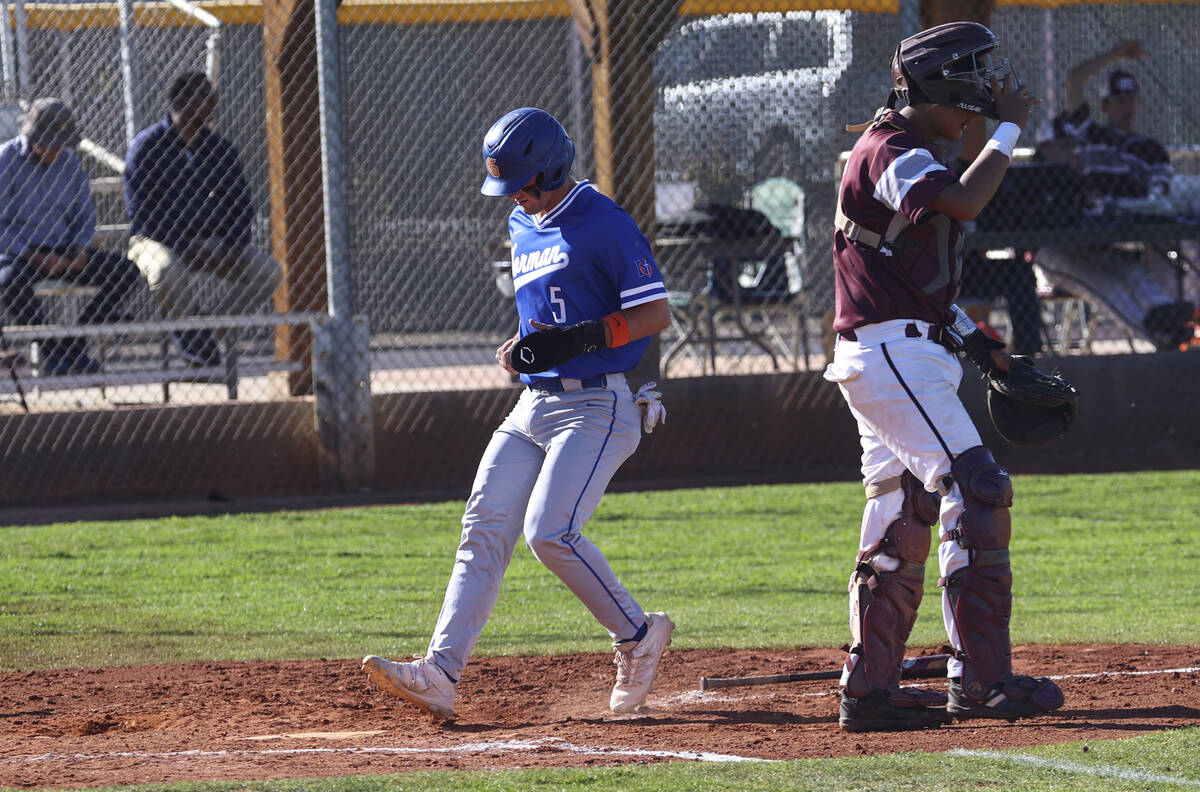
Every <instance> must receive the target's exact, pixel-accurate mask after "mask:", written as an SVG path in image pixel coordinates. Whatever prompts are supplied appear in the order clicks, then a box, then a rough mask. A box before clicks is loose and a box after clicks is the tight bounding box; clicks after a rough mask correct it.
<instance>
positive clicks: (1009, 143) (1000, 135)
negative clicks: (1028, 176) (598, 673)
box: [983, 121, 1021, 159]
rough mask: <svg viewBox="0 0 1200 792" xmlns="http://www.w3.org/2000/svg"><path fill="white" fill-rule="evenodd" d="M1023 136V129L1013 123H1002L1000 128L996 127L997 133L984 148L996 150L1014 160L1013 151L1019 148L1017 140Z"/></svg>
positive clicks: (994, 133) (993, 134)
mask: <svg viewBox="0 0 1200 792" xmlns="http://www.w3.org/2000/svg"><path fill="white" fill-rule="evenodd" d="M1020 136H1021V127H1019V126H1017V125H1016V124H1014V123H1013V122H1012V121H1002V122H1001V123H1000V126H998V127H996V131H995V132H993V133H992V137H991V139H990V140H988V142H987V143H985V144H984V146H983V148H984V150H985V151H986V150H987V149H995V150H996V151H999V152H1000V153H1001V154H1003V155H1004V156H1006V157H1008V158H1009V159H1012V155H1013V149H1014V148H1016V146H1017V138H1019V137H1020Z"/></svg>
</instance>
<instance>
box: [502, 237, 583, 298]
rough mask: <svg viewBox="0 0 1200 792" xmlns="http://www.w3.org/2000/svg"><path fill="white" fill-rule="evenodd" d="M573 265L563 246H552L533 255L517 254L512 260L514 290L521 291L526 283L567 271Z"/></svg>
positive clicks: (534, 252) (536, 251)
mask: <svg viewBox="0 0 1200 792" xmlns="http://www.w3.org/2000/svg"><path fill="white" fill-rule="evenodd" d="M570 263H571V257H570V256H569V255H568V254H567V252H566V251H565V250H563V249H562V246H561V245H551V246H549V247H547V248H543V249H542V250H535V251H533V252H532V253H520V254H516V253H515V251H514V255H513V260H512V277H513V288H515V289H520V288H521V287H522V286H524V285H525V284H526V283H529V282H530V281H534V280H537V279H538V278H540V277H542V276H544V275H549V274H550V273H551V272H555V271H557V270H560V269H565V268H566V267H567V265H568V264H570Z"/></svg>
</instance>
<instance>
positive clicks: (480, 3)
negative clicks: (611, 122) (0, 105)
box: [25, 0, 1197, 30]
mask: <svg viewBox="0 0 1200 792" xmlns="http://www.w3.org/2000/svg"><path fill="white" fill-rule="evenodd" d="M1196 2H1197V0H998V5H1000V6H1025V7H1033V8H1062V7H1067V6H1078V5H1098V4H1113V3H1145V4H1155V5H1172V4H1175V5H1180V4H1187V5H1192V4H1195V3H1196ZM196 5H198V6H199V7H200V8H203V9H204V10H205V11H208V12H209V13H211V14H212V15H213V16H215V17H216V18H217V19H219V20H220V21H221V23H222V24H225V25H258V24H261V23H262V20H263V7H262V4H261V3H257V2H251V1H250V0H207V2H203V1H202V2H199V3H196ZM819 9H841V10H847V11H859V12H867V13H872V12H873V13H884V14H894V13H897V12H899V10H900V0H841V1H840V2H837V1H836V0H684V2H683V5H682V7H681V8H680V11H679V12H680V14H686V15H694V16H706V15H710V14H732V13H752V12H782V11H811V10H819ZM25 10H26V13H27V14H28V19H29V27H30V28H35V29H50V30H80V29H86V28H110V27H117V26H118V19H117V3H116V2H99V3H69V4H66V3H26V4H25ZM570 15H571V10H570V7H569V5H568V3H567V0H390V2H389V1H387V0H382V1H381V0H370V1H369V2H368V1H366V0H357V1H356V0H346V2H343V3H342V4H341V5H340V6H339V7H338V21H339V22H340V23H342V24H344V25H420V24H429V23H437V22H440V23H445V22H505V21H517V20H531V19H562V18H567V17H570ZM134 23H135V24H137V25H142V26H145V27H185V26H187V27H190V26H198V25H199V23H198V22H197V21H196V20H194V19H191V18H190V17H187V16H185V15H183V14H180V13H179V12H178V11H177V10H176V9H174V8H173V7H172V6H171V5H170V4H169V3H165V2H162V3H159V2H150V3H137V4H135V5H134Z"/></svg>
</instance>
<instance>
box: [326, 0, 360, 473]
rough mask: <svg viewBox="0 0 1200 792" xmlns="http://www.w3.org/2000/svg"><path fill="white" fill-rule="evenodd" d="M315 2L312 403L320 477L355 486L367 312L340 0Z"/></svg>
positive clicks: (358, 465)
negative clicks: (316, 252) (355, 263)
mask: <svg viewBox="0 0 1200 792" xmlns="http://www.w3.org/2000/svg"><path fill="white" fill-rule="evenodd" d="M314 2H315V3H316V8H315V11H316V34H317V88H318V94H319V101H320V115H321V187H322V196H323V204H324V209H325V275H326V289H327V298H328V301H329V316H328V319H322V320H319V321H317V322H314V323H313V401H314V409H315V411H316V419H317V422H318V432H317V435H318V442H319V443H320V444H321V449H320V452H319V459H320V462H321V479H322V481H323V482H325V483H326V484H327V485H333V486H336V487H337V488H338V489H341V490H355V489H364V488H369V487H370V486H371V483H372V479H373V478H374V472H375V445H374V428H373V425H372V419H371V370H370V349H369V340H370V334H369V332H368V329H367V321H366V319H365V317H354V316H353V294H352V291H351V290H352V285H351V281H350V245H349V243H348V240H349V223H348V219H347V215H346V195H345V190H344V186H343V185H344V183H345V179H344V176H343V169H342V163H343V158H342V139H343V138H342V118H341V110H342V106H341V81H340V76H339V70H340V65H341V62H340V59H339V52H338V25H337V0H314Z"/></svg>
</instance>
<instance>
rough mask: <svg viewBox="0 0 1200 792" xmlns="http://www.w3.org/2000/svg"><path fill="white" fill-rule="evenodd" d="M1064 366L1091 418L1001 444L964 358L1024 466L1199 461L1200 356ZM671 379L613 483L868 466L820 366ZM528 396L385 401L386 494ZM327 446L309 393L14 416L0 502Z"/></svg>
mask: <svg viewBox="0 0 1200 792" xmlns="http://www.w3.org/2000/svg"><path fill="white" fill-rule="evenodd" d="M1043 365H1047V366H1049V365H1051V364H1046V363H1044V364H1043ZM1061 365H1062V367H1063V369H1064V371H1065V373H1066V374H1067V376H1068V378H1069V379H1070V380H1071V381H1072V382H1073V383H1074V384H1075V385H1076V386H1077V387H1078V388H1079V390H1080V393H1081V410H1080V416H1079V419H1078V421H1077V422H1076V424H1075V426H1074V427H1073V429H1072V431H1071V433H1070V434H1069V435H1068V436H1067V438H1066V439H1065V440H1061V441H1056V442H1053V443H1050V444H1047V445H1044V446H1040V447H1037V448H1014V447H1012V446H1009V445H1007V444H1006V443H1004V442H1003V441H1002V440H1000V438H999V437H998V436H997V435H996V434H995V432H994V430H993V429H992V427H991V424H990V422H989V421H988V419H987V414H986V410H985V407H984V393H985V389H984V383H983V381H982V380H981V379H980V378H979V377H978V376H977V375H976V374H975V372H974V369H973V368H972V367H970V364H968V366H967V373H966V375H965V377H964V382H963V386H962V389H961V395H962V397H963V401H964V403H965V404H966V405H967V408H968V410H969V411H970V412H971V413H972V415H973V417H974V418H975V421H976V424H977V426H979V428H980V432H981V434H982V436H983V440H984V442H985V443H986V444H988V445H990V446H991V447H992V448H993V449H994V450H995V452H996V454H997V456H998V457H999V459H1000V460H1001V462H1002V463H1003V464H1004V465H1005V466H1006V467H1008V469H1009V470H1010V471H1011V472H1013V473H1016V474H1022V473H1027V474H1028V473H1042V474H1055V473H1073V472H1105V471H1120V470H1143V469H1171V468H1196V467H1200V418H1198V417H1197V412H1196V405H1198V404H1200V354H1156V355H1127V356H1103V357H1071V358H1065V359H1064V360H1063V361H1062V364H1061ZM661 390H662V391H663V392H664V394H665V403H666V405H667V408H668V419H667V423H666V424H665V425H663V426H661V427H659V428H658V429H657V430H656V431H655V432H654V434H652V435H650V436H647V437H645V438H643V440H642V446H641V448H640V449H639V451H638V453H637V454H635V455H634V457H633V458H632V459H630V460H629V462H627V463H626V465H625V466H624V467H623V468H622V469H621V471H620V472H619V473H618V476H617V479H616V481H615V482H614V485H613V486H614V488H615V489H637V488H651V487H661V486H672V485H679V486H687V485H694V484H716V483H742V482H781V481H822V480H840V481H852V480H856V479H858V477H859V473H858V457H859V446H858V438H857V434H856V432H855V427H854V422H853V420H852V419H851V418H850V415H849V412H848V411H847V410H846V407H845V405H844V404H843V403H842V400H841V396H840V394H839V393H838V392H837V389H836V387H834V386H833V385H831V384H829V383H826V382H825V381H823V380H822V379H821V378H820V374H819V373H818V372H810V373H798V374H779V375H764V376H745V377H716V378H703V379H699V378H698V379H678V380H668V381H665V382H663V383H661ZM517 394H518V391H517V390H516V389H503V390H491V391H460V392H451V393H415V394H395V395H386V396H378V397H376V398H375V401H374V412H375V428H376V454H377V456H376V470H377V477H376V485H375V488H374V489H375V493H376V496H375V497H378V493H388V494H389V496H390V497H393V498H394V499H396V500H402V499H415V498H422V497H433V496H438V497H460V496H462V495H465V494H466V492H468V491H469V488H470V486H471V481H472V478H473V476H474V471H475V465H476V462H477V461H478V459H479V456H480V454H481V453H482V452H483V449H484V447H485V446H486V444H487V442H488V438H489V437H490V435H491V432H492V430H493V429H494V428H495V427H496V425H497V424H498V423H499V422H500V420H501V419H502V418H503V417H504V415H505V413H506V412H507V411H508V410H509V409H510V408H511V406H512V404H513V403H514V402H515V400H516V397H517ZM315 444H316V435H315V431H314V421H313V416H312V404H311V402H309V401H307V400H302V399H301V400H294V401H289V402H280V403H272V404H242V403H229V404H219V405H207V406H200V407H165V408H138V409H119V410H110V411H103V412H73V413H44V414H34V415H6V416H3V417H0V448H2V449H3V457H2V463H3V468H2V469H3V475H0V506H3V507H6V508H7V507H12V506H31V505H33V506H42V505H50V504H61V503H89V502H94V503H102V502H113V501H120V500H126V501H128V500H137V499H159V500H163V499H188V498H193V499H194V498H201V499H203V498H211V499H215V500H222V499H226V498H229V499H233V498H237V499H246V498H264V497H278V496H300V495H316V494H322V493H321V492H320V485H319V480H318V475H317V470H316V453H315V451H316V447H315ZM360 495H361V494H360ZM2 521H3V515H2V514H0V522H2Z"/></svg>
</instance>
